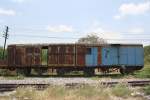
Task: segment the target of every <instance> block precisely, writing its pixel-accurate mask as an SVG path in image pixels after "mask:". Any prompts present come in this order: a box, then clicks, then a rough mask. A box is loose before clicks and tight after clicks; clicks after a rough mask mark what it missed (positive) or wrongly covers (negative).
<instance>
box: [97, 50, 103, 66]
mask: <svg viewBox="0 0 150 100" xmlns="http://www.w3.org/2000/svg"><path fill="white" fill-rule="evenodd" d="M101 50H102V48H101V47H98V59H97V60H98V61H97V62H98V65H100V64H101V62H102V54H101V53H102V52H101Z"/></svg>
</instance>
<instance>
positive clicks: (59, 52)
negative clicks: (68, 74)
mask: <svg viewBox="0 0 150 100" xmlns="http://www.w3.org/2000/svg"><path fill="white" fill-rule="evenodd" d="M74 54H75V52H74V45H50V46H49V48H48V65H49V66H62V67H63V66H65V67H66V66H72V65H74V64H75V62H74V60H75V56H74Z"/></svg>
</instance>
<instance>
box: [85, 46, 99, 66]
mask: <svg viewBox="0 0 150 100" xmlns="http://www.w3.org/2000/svg"><path fill="white" fill-rule="evenodd" d="M97 57H98V48H97V47H88V48H87V49H86V56H85V58H86V65H87V66H97Z"/></svg>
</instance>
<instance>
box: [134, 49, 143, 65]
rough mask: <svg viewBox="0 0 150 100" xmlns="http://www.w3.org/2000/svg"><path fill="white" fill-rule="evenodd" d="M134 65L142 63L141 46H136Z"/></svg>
mask: <svg viewBox="0 0 150 100" xmlns="http://www.w3.org/2000/svg"><path fill="white" fill-rule="evenodd" d="M135 54H136V65H141V66H143V65H144V49H143V47H137V48H136V53H135Z"/></svg>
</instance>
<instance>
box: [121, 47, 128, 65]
mask: <svg viewBox="0 0 150 100" xmlns="http://www.w3.org/2000/svg"><path fill="white" fill-rule="evenodd" d="M119 64H120V65H127V64H128V48H125V47H120V48H119Z"/></svg>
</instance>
